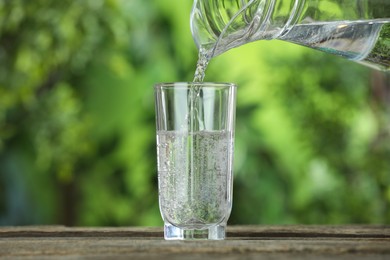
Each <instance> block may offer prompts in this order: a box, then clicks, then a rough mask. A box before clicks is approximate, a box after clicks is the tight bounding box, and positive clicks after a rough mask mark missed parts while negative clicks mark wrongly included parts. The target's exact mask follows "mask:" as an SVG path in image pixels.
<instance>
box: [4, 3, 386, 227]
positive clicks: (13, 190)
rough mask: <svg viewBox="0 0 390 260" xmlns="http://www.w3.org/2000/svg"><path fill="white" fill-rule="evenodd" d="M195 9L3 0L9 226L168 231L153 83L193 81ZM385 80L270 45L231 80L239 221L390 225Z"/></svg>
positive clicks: (229, 57) (215, 63)
mask: <svg viewBox="0 0 390 260" xmlns="http://www.w3.org/2000/svg"><path fill="white" fill-rule="evenodd" d="M191 5H192V1H191V0H148V1H145V0H79V1H74V0H63V1H54V0H53V1H50V0H35V1H30V0H12V1H7V0H0V225H32V224H34V225H36V224H64V225H70V226H75V225H85V226H127V225H140V226H141V225H148V226H159V225H162V220H161V217H160V214H159V209H158V199H157V196H158V194H157V172H156V149H155V121H154V115H155V114H154V97H153V85H154V83H157V82H172V81H191V80H192V77H193V73H194V70H195V64H196V60H197V50H196V47H195V44H194V42H193V40H192V37H191V33H190V28H189V15H190V11H191ZM389 78H390V77H389V74H387V75H386V74H384V73H381V72H377V71H373V70H371V69H369V68H366V67H363V66H360V65H358V64H355V63H353V62H350V61H346V60H343V59H341V58H339V57H335V56H332V55H329V54H323V53H320V52H316V51H313V50H310V49H308V48H304V47H300V46H297V45H293V44H290V43H284V42H278V41H264V42H256V43H251V44H248V45H246V46H243V47H240V48H237V49H234V50H231V51H229V52H227V53H225V54H223V55H221V56H219V57H217V58H215V59H214V60H212V61H211V63H210V66H209V69H208V71H207V75H206V79H205V80H206V81H223V82H235V83H237V84H238V85H239V90H238V98H237V123H236V149H235V169H234V176H235V179H234V203H233V212H232V215H231V217H230V220H229V224H230V225H231V224H297V223H298V224H345V223H387V224H390V208H389V207H390V86H389V85H390V84H389V82H390V80H389Z"/></svg>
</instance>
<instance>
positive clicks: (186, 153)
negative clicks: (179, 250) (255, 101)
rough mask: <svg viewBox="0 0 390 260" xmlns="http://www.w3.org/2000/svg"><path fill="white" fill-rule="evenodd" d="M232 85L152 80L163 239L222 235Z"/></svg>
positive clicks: (229, 187)
mask: <svg viewBox="0 0 390 260" xmlns="http://www.w3.org/2000/svg"><path fill="white" fill-rule="evenodd" d="M235 99H236V86H235V85H234V84H230V83H206V82H202V83H162V84H157V85H155V101H156V123H157V168H158V188H159V205H160V212H161V215H162V218H163V220H164V237H165V239H167V240H186V239H212V240H220V239H224V238H225V227H226V225H227V220H228V218H229V216H230V212H231V208H232V194H233V176H232V169H233V150H234V124H235Z"/></svg>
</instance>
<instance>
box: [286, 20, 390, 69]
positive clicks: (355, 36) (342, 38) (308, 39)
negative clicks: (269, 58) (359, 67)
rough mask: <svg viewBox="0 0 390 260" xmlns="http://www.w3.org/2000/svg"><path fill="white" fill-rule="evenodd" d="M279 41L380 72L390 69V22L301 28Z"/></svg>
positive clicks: (303, 26)
mask: <svg viewBox="0 0 390 260" xmlns="http://www.w3.org/2000/svg"><path fill="white" fill-rule="evenodd" d="M280 39H281V40H284V41H289V42H293V43H297V44H300V45H304V46H308V47H311V48H314V49H317V50H321V51H324V52H328V53H332V54H336V55H339V56H342V57H344V58H346V59H350V60H353V61H357V62H360V63H363V64H365V65H368V66H371V67H374V68H377V69H381V70H389V68H390V20H386V21H384V20H376V21H375V20H373V21H361V22H356V21H355V22H349V21H341V22H340V21H339V22H329V23H313V24H305V25H298V26H295V27H292V28H291V30H290V31H288V33H286V34H284V35H283V36H282V37H280Z"/></svg>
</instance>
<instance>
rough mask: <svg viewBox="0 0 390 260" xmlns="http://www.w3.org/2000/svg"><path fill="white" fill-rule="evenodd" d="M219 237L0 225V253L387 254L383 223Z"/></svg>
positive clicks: (268, 229)
mask: <svg viewBox="0 0 390 260" xmlns="http://www.w3.org/2000/svg"><path fill="white" fill-rule="evenodd" d="M227 236H228V239H227V240H224V241H164V240H163V230H162V228H160V227H123V228H82V227H72V228H69V227H63V226H34V227H2V228H0V258H2V259H3V258H4V259H14V258H18V259H20V258H29V259H42V258H49V259H65V258H66V259H80V258H82V259H84V258H93V259H96V258H98V259H100V258H103V259H184V258H185V259H209V258H214V259H281V258H288V259H334V258H340V259H354V260H356V259H390V227H389V226H231V227H228V230H227Z"/></svg>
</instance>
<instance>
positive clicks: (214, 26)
mask: <svg viewBox="0 0 390 260" xmlns="http://www.w3.org/2000/svg"><path fill="white" fill-rule="evenodd" d="M191 30H192V35H193V38H194V41H195V43H196V44H197V47H198V48H199V49H201V48H202V49H203V51H204V52H206V53H207V57H208V58H209V59H211V58H212V57H214V56H217V55H219V54H222V53H224V52H226V51H227V50H229V49H231V48H234V47H238V46H240V45H243V44H245V43H248V42H252V41H257V40H272V39H278V40H283V41H288V42H292V43H296V44H299V45H304V46H307V47H310V48H313V49H317V50H321V51H325V52H327V53H332V54H336V55H339V56H342V57H344V58H346V59H350V60H353V61H356V62H359V63H363V64H365V65H368V66H370V67H373V68H376V69H380V70H385V71H388V70H389V67H390V0H195V1H194V5H193V9H192V13H191Z"/></svg>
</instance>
